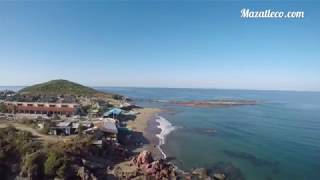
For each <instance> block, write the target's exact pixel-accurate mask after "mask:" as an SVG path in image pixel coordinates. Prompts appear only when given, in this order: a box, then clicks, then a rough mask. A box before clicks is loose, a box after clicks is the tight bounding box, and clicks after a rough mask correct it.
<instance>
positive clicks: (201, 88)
mask: <svg viewBox="0 0 320 180" xmlns="http://www.w3.org/2000/svg"><path fill="white" fill-rule="evenodd" d="M81 85H84V84H81ZM28 86H32V85H9V86H6V85H0V87H28ZM84 86H87V85H84ZM87 87H91V88H94V89H96V88H150V89H198V90H236V91H237V90H238V91H280V92H308V93H320V90H294V89H245V88H214V87H161V86H87ZM7 90H10V89H7Z"/></svg>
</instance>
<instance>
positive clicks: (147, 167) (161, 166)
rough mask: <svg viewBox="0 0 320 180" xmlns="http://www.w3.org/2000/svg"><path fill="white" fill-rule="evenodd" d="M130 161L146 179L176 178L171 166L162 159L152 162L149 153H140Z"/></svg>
mask: <svg viewBox="0 0 320 180" xmlns="http://www.w3.org/2000/svg"><path fill="white" fill-rule="evenodd" d="M132 161H133V164H134V165H136V166H138V167H139V169H140V170H141V171H142V172H143V173H144V175H145V176H147V177H153V178H155V179H175V177H176V172H175V169H174V167H173V165H172V164H170V163H168V162H166V161H165V160H164V159H160V160H156V161H154V160H153V157H152V155H151V152H149V151H142V152H141V153H140V154H139V155H138V156H137V157H136V158H134V159H133V160H132Z"/></svg>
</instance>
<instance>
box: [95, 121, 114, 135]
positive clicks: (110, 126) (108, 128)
mask: <svg viewBox="0 0 320 180" xmlns="http://www.w3.org/2000/svg"><path fill="white" fill-rule="evenodd" d="M99 129H100V130H101V131H102V132H105V133H109V134H118V129H117V126H116V120H115V119H112V118H106V119H103V120H102V122H101V124H100V127H99Z"/></svg>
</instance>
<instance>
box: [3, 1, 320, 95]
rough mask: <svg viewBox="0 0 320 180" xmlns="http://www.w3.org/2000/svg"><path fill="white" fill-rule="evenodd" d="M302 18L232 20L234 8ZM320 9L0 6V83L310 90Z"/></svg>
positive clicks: (316, 66) (317, 62) (196, 4)
mask: <svg viewBox="0 0 320 180" xmlns="http://www.w3.org/2000/svg"><path fill="white" fill-rule="evenodd" d="M242 8H249V9H253V10H265V9H275V10H281V11H287V10H288V11H304V12H305V18H304V19H241V18H240V10H241V9H242ZM319 9H320V3H317V2H308V3H302V2H301V3H299V2H290V1H286V2H284V3H276V2H269V3H266V2H240V1H237V2H228V3H227V2H217V1H216V2H215V1H177V2H169V1H149V2H147V1H134V2H132V1H131V2H126V1H121V2H115V1H96V2H92V1H91V2H86V1H82V2H77V3H76V2H70V1H69V2H62V1H60V2H58V3H53V2H49V1H42V2H40V1H38V2H31V1H29V2H0V64H1V66H0V68H1V70H0V85H30V84H33V83H39V82H43V81H47V80H51V79H68V80H72V81H76V82H79V83H83V84H85V85H89V86H139V87H140V86H142V87H191V88H231V89H275V90H312V91H320V20H319V19H320V11H319Z"/></svg>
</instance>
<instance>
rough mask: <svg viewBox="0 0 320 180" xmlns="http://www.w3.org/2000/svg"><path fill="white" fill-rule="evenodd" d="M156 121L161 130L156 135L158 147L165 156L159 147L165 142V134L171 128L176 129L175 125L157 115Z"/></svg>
mask: <svg viewBox="0 0 320 180" xmlns="http://www.w3.org/2000/svg"><path fill="white" fill-rule="evenodd" d="M156 121H157V122H158V123H159V125H158V126H157V127H158V128H159V129H161V132H160V133H159V134H157V135H156V136H157V137H158V138H159V144H158V148H159V150H160V152H161V154H162V155H163V157H164V158H167V155H166V154H165V153H164V152H163V150H162V149H161V145H163V144H165V140H166V136H167V135H168V134H170V133H171V132H172V131H173V130H175V129H176V127H175V126H173V125H172V124H171V123H170V122H169V121H168V120H166V119H165V118H164V117H161V116H158V118H157V119H156Z"/></svg>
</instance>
